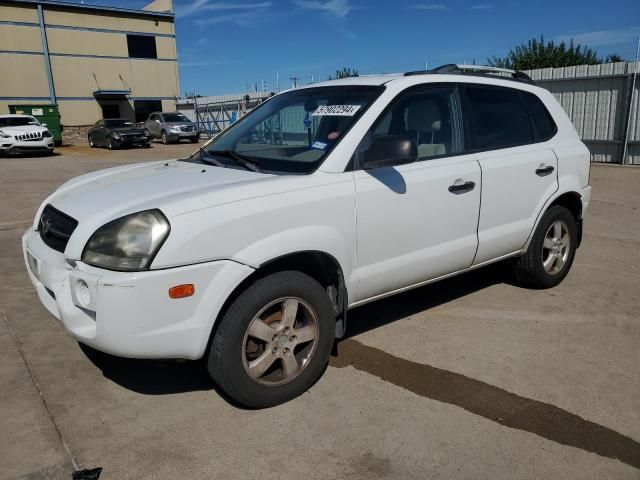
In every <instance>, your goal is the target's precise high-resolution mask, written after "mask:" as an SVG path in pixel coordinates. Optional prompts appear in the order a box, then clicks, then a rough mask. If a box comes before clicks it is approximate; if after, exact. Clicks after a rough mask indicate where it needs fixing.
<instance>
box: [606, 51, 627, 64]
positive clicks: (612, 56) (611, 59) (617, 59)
mask: <svg viewBox="0 0 640 480" xmlns="http://www.w3.org/2000/svg"><path fill="white" fill-rule="evenodd" d="M615 62H624V60H623V59H622V57H621V56H620V55H618V54H617V53H610V54H609V55H607V58H605V59H604V63H615Z"/></svg>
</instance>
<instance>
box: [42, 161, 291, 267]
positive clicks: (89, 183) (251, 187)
mask: <svg viewBox="0 0 640 480" xmlns="http://www.w3.org/2000/svg"><path fill="white" fill-rule="evenodd" d="M278 178H281V177H278V176H275V175H268V174H262V173H255V172H250V171H248V170H241V169H235V168H221V167H215V166H209V165H203V164H200V163H191V162H185V161H176V160H173V161H168V162H167V161H161V162H153V163H143V164H136V165H127V166H123V167H116V168H111V169H107V170H102V171H98V172H94V173H90V174H87V175H83V176H81V177H78V178H74V179H72V180H70V181H68V182H67V183H65V184H63V185H62V186H61V187H60V188H59V189H58V190H56V191H55V192H54V193H53V194H52V195H51V196H50V197H49V198H47V200H45V202H43V204H42V206H41V209H42V208H44V206H45V205H46V204H47V203H49V204H51V205H53V206H54V207H55V208H57V209H58V210H60V211H61V212H64V213H66V214H67V215H70V216H71V217H73V218H75V219H76V220H77V221H78V227H77V229H76V233H77V235H76V233H74V235H73V237H72V239H71V241H70V243H69V246H68V249H67V252H68V253H69V254H70V255H71V258H74V256H79V255H80V254H81V252H82V248H83V246H84V244H85V243H86V240H87V239H88V238H89V236H91V235H92V234H93V232H95V230H96V229H98V228H99V227H101V226H102V225H104V224H105V223H107V222H109V221H111V220H115V219H116V218H120V217H122V216H124V215H127V214H130V213H134V212H139V211H142V210H149V209H154V208H158V209H160V210H161V211H162V212H163V213H164V214H165V215H166V216H167V218H168V219H169V221H170V222H171V218H172V217H175V216H177V215H180V214H182V213H185V212H188V211H192V210H197V209H200V208H206V207H211V206H215V205H219V204H224V203H231V202H234V201H237V200H242V199H245V198H247V197H250V196H252V195H251V192H254V193H253V196H255V192H256V190H262V189H258V188H257V184H262V183H266V182H271V181H273V180H277V179H278ZM41 213H42V212H41V210H40V211H39V212H38V213H37V215H36V221H37V219H39V218H40V214H41ZM35 227H37V224H34V228H35ZM74 240H75V241H76V242H80V243H79V244H78V245H75V242H74ZM72 244H74V245H72Z"/></svg>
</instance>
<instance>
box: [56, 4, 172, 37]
mask: <svg viewBox="0 0 640 480" xmlns="http://www.w3.org/2000/svg"><path fill="white" fill-rule="evenodd" d="M44 8H45V11H44V19H45V22H46V24H47V25H49V24H52V25H66V26H73V27H87V28H106V29H108V30H125V31H130V32H145V33H164V34H173V27H172V26H173V22H171V21H168V20H162V19H157V20H158V25H157V26H156V24H155V20H156V19H153V18H132V17H123V16H120V15H107V14H98V13H97V12H93V13H81V12H80V11H78V10H74V11H69V12H61V11H56V10H51V9H50V7H47V6H45V7H44Z"/></svg>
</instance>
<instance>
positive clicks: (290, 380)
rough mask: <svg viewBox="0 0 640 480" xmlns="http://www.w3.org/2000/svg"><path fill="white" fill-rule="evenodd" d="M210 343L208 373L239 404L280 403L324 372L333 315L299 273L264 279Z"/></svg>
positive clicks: (246, 293)
mask: <svg viewBox="0 0 640 480" xmlns="http://www.w3.org/2000/svg"><path fill="white" fill-rule="evenodd" d="M219 322H220V323H219V326H218V328H217V331H216V332H215V335H214V337H213V339H212V342H211V347H210V350H209V354H208V358H207V369H208V371H209V374H210V375H211V377H212V378H213V380H214V381H215V382H216V384H217V385H218V386H219V387H220V388H221V389H222V390H223V391H224V392H225V393H226V394H227V395H228V396H229V397H230V398H231V399H232V400H234V401H235V402H237V403H239V404H242V405H244V406H246V407H250V408H264V407H272V406H274V405H279V404H281V403H284V402H286V401H288V400H291V399H293V398H295V397H297V396H298V395H300V394H302V393H304V392H305V391H306V390H307V389H309V387H311V386H312V385H313V384H314V383H315V381H316V380H318V378H320V376H321V375H322V373H323V372H324V370H325V368H326V366H327V363H328V361H329V354H330V353H331V348H332V346H333V340H334V333H335V312H334V309H333V305H332V304H331V301H330V300H329V296H328V295H327V293H326V291H325V290H324V288H323V287H322V286H321V285H320V284H319V283H318V282H316V281H315V280H314V279H312V278H311V277H309V276H307V275H305V274H303V273H300V272H295V271H287V272H279V273H274V274H272V275H269V276H267V277H264V278H261V279H260V280H258V281H256V282H255V283H254V284H253V285H251V286H250V287H248V288H247V289H246V290H245V291H244V292H242V293H241V294H240V295H239V296H238V297H237V298H236V299H235V301H234V302H233V303H232V304H231V306H230V307H229V308H228V310H227V311H226V312H225V314H224V315H223V317H222V318H221V319H220V320H219Z"/></svg>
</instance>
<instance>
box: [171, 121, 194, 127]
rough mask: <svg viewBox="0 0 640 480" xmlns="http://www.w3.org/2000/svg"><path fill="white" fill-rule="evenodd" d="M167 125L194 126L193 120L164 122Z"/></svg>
mask: <svg viewBox="0 0 640 480" xmlns="http://www.w3.org/2000/svg"><path fill="white" fill-rule="evenodd" d="M164 124H165V125H168V126H169V127H190V126H195V124H194V123H193V122H164Z"/></svg>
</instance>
